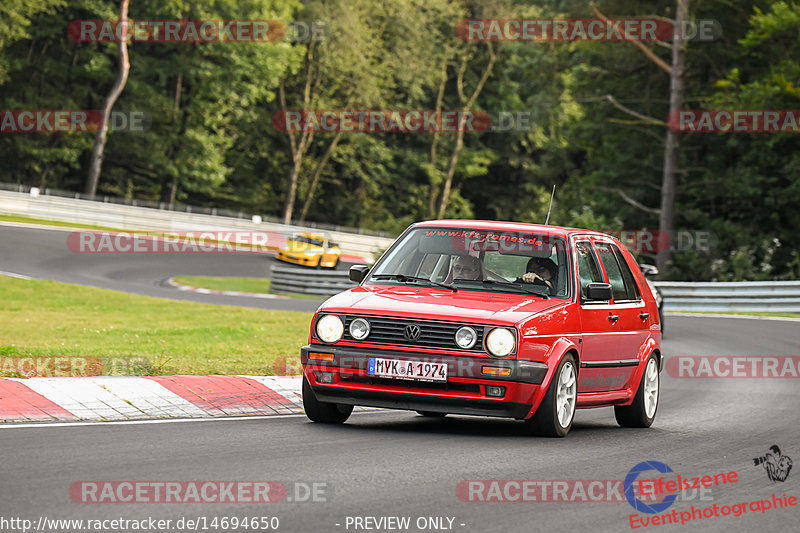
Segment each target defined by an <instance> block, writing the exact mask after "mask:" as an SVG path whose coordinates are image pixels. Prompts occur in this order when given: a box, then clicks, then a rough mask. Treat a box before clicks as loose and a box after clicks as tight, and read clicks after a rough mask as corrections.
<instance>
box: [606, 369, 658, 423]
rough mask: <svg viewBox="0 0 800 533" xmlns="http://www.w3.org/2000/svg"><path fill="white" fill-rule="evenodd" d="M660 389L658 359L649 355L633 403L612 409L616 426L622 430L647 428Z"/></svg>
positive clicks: (652, 417)
mask: <svg viewBox="0 0 800 533" xmlns="http://www.w3.org/2000/svg"><path fill="white" fill-rule="evenodd" d="M660 389H661V377H660V376H659V372H658V358H657V357H656V355H655V354H651V355H650V357H649V358H648V360H647V365H646V366H645V368H644V372H643V373H642V379H641V381H640V382H639V388H638V389H637V391H636V397H635V398H634V399H633V403H632V404H631V405H626V406H615V407H614V417H615V418H616V419H617V424H619V425H620V426H622V427H624V428H649V427H650V426H651V425H652V423H653V420H655V418H656V412H657V411H658V397H659V395H660V392H661V390H660Z"/></svg>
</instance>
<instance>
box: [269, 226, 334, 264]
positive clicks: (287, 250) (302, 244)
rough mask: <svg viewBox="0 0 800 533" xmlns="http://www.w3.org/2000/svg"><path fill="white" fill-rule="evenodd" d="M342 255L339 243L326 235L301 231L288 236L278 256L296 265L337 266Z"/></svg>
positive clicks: (281, 259)
mask: <svg viewBox="0 0 800 533" xmlns="http://www.w3.org/2000/svg"><path fill="white" fill-rule="evenodd" d="M341 255H342V251H341V250H340V249H339V245H338V244H336V243H335V242H331V241H330V240H328V239H327V238H326V237H325V236H323V235H318V234H316V233H301V234H300V235H294V236H292V237H289V238H287V239H286V244H284V245H283V248H281V249H280V250H278V255H277V256H276V258H277V259H278V260H279V261H284V262H286V263H292V264H295V265H302V266H311V267H317V268H322V267H325V268H336V266H337V265H338V264H339V257H340V256H341Z"/></svg>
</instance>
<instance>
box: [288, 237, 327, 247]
mask: <svg viewBox="0 0 800 533" xmlns="http://www.w3.org/2000/svg"><path fill="white" fill-rule="evenodd" d="M289 242H299V243H303V244H313V245H314V246H324V245H325V242H324V241H321V240H319V239H312V238H309V237H303V236H302V235H299V236H297V237H292V238H290V239H289V240H288V241H287V243H289Z"/></svg>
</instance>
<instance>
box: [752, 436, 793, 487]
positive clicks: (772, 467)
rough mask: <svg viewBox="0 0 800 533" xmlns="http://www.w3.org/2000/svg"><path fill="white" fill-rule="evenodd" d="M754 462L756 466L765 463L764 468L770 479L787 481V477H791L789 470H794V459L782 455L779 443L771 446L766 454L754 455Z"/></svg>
mask: <svg viewBox="0 0 800 533" xmlns="http://www.w3.org/2000/svg"><path fill="white" fill-rule="evenodd" d="M753 463H754V464H755V465H756V466H758V465H764V470H766V471H767V477H768V478H769V480H770V481H786V478H787V477H789V472H791V471H792V460H791V459H790V458H789V457H787V456H785V455H781V449H780V448H778V445H777V444H773V445H772V446H770V447H769V451H768V452H767V454H766V455H762V456H761V457H754V458H753Z"/></svg>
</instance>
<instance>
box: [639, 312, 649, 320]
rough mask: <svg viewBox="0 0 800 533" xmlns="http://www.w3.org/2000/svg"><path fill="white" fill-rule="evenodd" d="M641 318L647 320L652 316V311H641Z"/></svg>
mask: <svg viewBox="0 0 800 533" xmlns="http://www.w3.org/2000/svg"><path fill="white" fill-rule="evenodd" d="M639 318H641V319H642V320H647V319H648V318H650V313H639Z"/></svg>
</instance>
